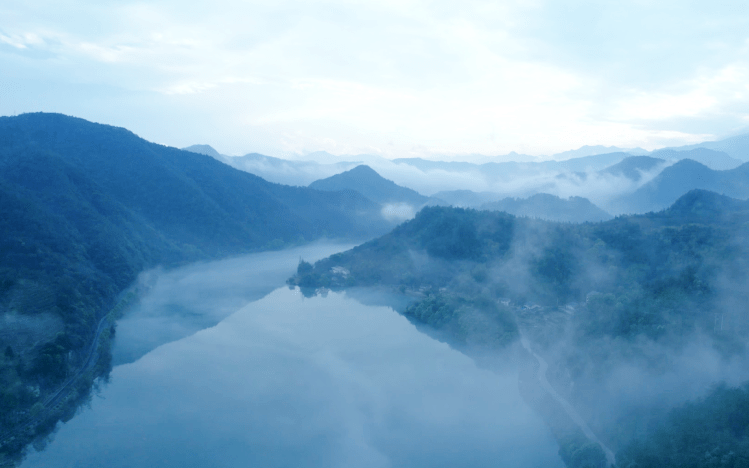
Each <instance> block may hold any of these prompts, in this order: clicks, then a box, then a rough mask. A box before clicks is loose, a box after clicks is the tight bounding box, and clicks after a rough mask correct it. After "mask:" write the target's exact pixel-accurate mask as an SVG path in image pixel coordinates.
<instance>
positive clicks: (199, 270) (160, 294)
mask: <svg viewBox="0 0 749 468" xmlns="http://www.w3.org/2000/svg"><path fill="white" fill-rule="evenodd" d="M351 247H353V244H337V243H332V242H316V243H313V244H310V245H306V246H303V247H297V248H292V249H286V250H281V251H275V252H261V253H256V254H251V255H243V256H240V257H235V258H229V259H225V260H218V261H214V262H200V263H195V264H191V265H189V266H186V267H182V268H177V269H174V270H169V271H165V270H164V269H161V268H157V269H153V270H149V271H145V272H143V273H141V275H140V276H139V278H138V281H137V284H136V285H134V287H135V288H137V289H138V290H140V291H141V292H145V294H144V295H142V296H141V297H140V298H139V299H138V301H137V302H136V303H135V304H133V305H132V306H131V307H130V308H129V309H128V310H127V312H126V313H125V315H124V317H123V318H122V319H120V320H119V321H118V322H117V334H116V338H115V344H114V348H113V350H112V354H113V363H114V364H115V365H118V364H124V363H128V362H133V361H135V360H137V359H138V358H140V357H141V356H143V355H144V354H146V353H147V352H149V351H151V350H152V349H154V348H156V347H157V346H159V345H161V344H164V343H168V342H170V341H175V340H178V339H180V338H184V337H186V336H189V335H192V334H193V333H195V332H197V331H198V330H202V329H204V328H208V327H212V326H214V325H216V324H217V323H219V322H220V321H221V320H222V319H224V318H225V317H228V316H229V315H231V314H232V313H234V312H236V311H237V310H239V309H240V308H242V307H243V306H245V305H246V304H247V303H249V302H252V301H256V300H258V299H261V298H262V297H264V296H265V295H266V294H269V293H270V292H272V291H273V290H274V289H276V288H277V287H279V285H282V284H283V283H284V281H285V280H286V278H288V277H289V276H290V275H291V274H292V273H293V272H294V270H295V269H296V266H297V264H298V263H299V259H300V258H303V259H305V260H307V261H313V262H314V261H316V260H319V259H321V258H324V257H327V256H328V255H331V254H334V253H336V252H340V251H342V250H348V249H349V248H351Z"/></svg>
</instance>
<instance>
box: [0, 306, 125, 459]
mask: <svg viewBox="0 0 749 468" xmlns="http://www.w3.org/2000/svg"><path fill="white" fill-rule="evenodd" d="M108 326H111V323H110V316H109V314H108V313H107V314H104V316H103V317H102V318H101V319H100V320H99V324H98V325H97V327H96V334H95V335H94V338H93V340H91V345H90V346H89V349H88V356H87V357H86V360H85V361H84V363H83V365H82V366H81V367H80V368H79V369H78V371H77V372H76V373H75V374H73V375H72V376H71V377H70V378H68V380H66V381H65V382H63V384H62V385H60V387H59V388H58V389H57V390H56V391H55V392H54V393H52V394H51V395H49V396H47V398H45V399H44V401H42V405H43V406H44V409H42V410H40V411H39V412H38V413H37V414H35V415H34V416H31V417H30V418H29V419H28V420H26V421H25V422H23V423H22V424H20V425H19V426H16V427H15V428H13V429H12V430H10V431H6V432H5V433H3V434H0V447H1V446H3V445H5V443H6V441H7V440H8V439H10V438H11V437H13V436H14V435H15V434H18V433H20V432H22V431H24V430H26V429H27V428H28V427H30V426H32V425H34V424H37V423H38V422H40V421H42V420H44V419H45V417H46V416H47V412H48V411H49V409H50V408H54V407H55V406H56V405H57V404H58V403H60V402H61V401H62V400H63V399H65V398H66V397H67V396H68V394H69V392H68V391H66V390H69V389H70V387H71V385H72V384H73V383H75V382H76V381H77V380H78V379H79V378H80V377H81V376H82V375H83V374H84V373H86V372H88V371H89V370H91V369H92V368H93V367H94V365H96V362H97V361H98V360H99V352H98V351H99V338H100V337H101V334H102V332H103V331H104V330H106V329H107V327H108Z"/></svg>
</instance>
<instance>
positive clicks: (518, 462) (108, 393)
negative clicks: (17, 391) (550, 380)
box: [23, 287, 563, 468]
mask: <svg viewBox="0 0 749 468" xmlns="http://www.w3.org/2000/svg"><path fill="white" fill-rule="evenodd" d="M120 338H121V336H120ZM102 397H103V398H95V399H94V401H93V402H92V405H91V408H90V409H87V410H84V411H83V412H82V413H81V414H80V415H78V416H77V417H76V418H74V419H73V420H71V421H70V422H68V423H67V424H65V425H63V426H62V427H61V428H60V430H59V431H58V433H57V434H56V435H55V440H54V441H53V442H52V443H50V444H49V446H48V447H47V449H46V450H45V451H43V452H40V453H33V454H31V455H30V456H29V457H28V459H27V460H26V462H25V463H24V465H23V466H24V467H28V468H31V467H50V466H54V467H78V468H85V467H102V466H107V467H152V466H163V467H247V466H263V467H400V466H404V467H411V466H425V467H427V466H428V467H442V466H444V467H448V466H450V467H453V466H464V467H468V466H503V467H515V466H517V467H534V466H545V467H547V466H551V467H553V466H559V467H561V466H563V465H562V463H561V461H560V460H559V458H558V456H557V454H556V452H557V447H556V444H555V443H554V441H553V439H552V438H551V437H550V435H549V434H548V431H547V430H546V428H545V426H544V425H543V423H542V422H541V421H540V420H539V418H537V417H536V416H535V415H534V414H533V413H531V411H530V410H529V409H528V408H527V407H526V406H525V404H524V403H523V401H522V400H521V398H520V396H519V394H518V391H517V380H516V375H515V373H514V372H513V371H507V372H506V373H504V374H501V375H500V374H497V373H494V372H490V371H487V370H482V369H479V368H477V367H476V366H475V365H474V363H473V362H472V361H471V360H470V359H469V358H467V357H465V356H464V355H462V354H460V353H458V352H456V351H454V350H452V349H451V348H449V347H448V346H447V345H445V344H443V343H440V342H438V341H435V340H433V339H431V338H429V337H427V336H426V335H424V334H422V333H419V332H418V331H417V330H416V329H415V328H414V327H413V325H411V324H410V323H409V322H408V321H407V320H406V319H405V318H403V317H402V316H400V315H398V314H397V313H396V312H394V311H393V310H392V309H390V308H388V307H377V306H367V305H363V304H361V303H360V302H358V301H356V300H354V299H352V298H351V297H348V296H346V295H345V294H337V293H330V294H328V295H327V297H326V298H321V297H315V298H311V299H305V298H304V297H303V296H302V295H301V294H300V293H299V292H298V291H296V290H294V291H292V290H289V289H288V288H285V287H284V288H279V289H277V290H275V291H273V292H272V293H271V294H269V295H267V296H266V297H264V298H263V299H261V300H258V301H256V302H253V303H251V304H249V305H247V306H245V307H244V308H242V309H241V310H239V311H238V312H236V313H234V314H232V315H231V316H229V317H227V318H225V319H224V320H223V321H222V322H220V323H219V324H218V325H216V326H215V327H213V328H209V329H206V330H202V331H199V332H197V333H195V334H194V335H192V336H189V337H187V338H184V339H181V340H179V341H174V342H171V343H168V344H165V345H163V346H160V347H158V348H156V349H154V350H153V351H151V352H150V353H148V354H146V355H144V356H143V357H141V358H140V359H139V360H137V361H135V362H133V363H130V364H125V365H121V366H118V367H116V368H115V369H114V371H113V372H112V376H111V383H110V384H109V385H108V386H107V387H106V388H105V389H104V390H103V393H102Z"/></svg>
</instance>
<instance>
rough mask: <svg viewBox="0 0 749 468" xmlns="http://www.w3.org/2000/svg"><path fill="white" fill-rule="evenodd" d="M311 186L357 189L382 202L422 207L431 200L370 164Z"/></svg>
mask: <svg viewBox="0 0 749 468" xmlns="http://www.w3.org/2000/svg"><path fill="white" fill-rule="evenodd" d="M309 188H312V189H315V190H324V191H332V192H335V191H339V190H356V191H357V192H359V193H361V194H362V195H364V196H365V197H367V198H368V199H370V200H373V201H376V202H377V203H380V204H383V205H384V204H388V203H408V204H410V205H414V206H417V207H421V206H423V205H425V204H426V203H428V202H429V201H430V199H429V197H425V196H424V195H421V194H420V193H418V192H416V191H414V190H411V189H409V188H406V187H401V186H399V185H397V184H396V183H395V182H393V181H391V180H387V179H385V178H384V177H382V176H380V174H378V173H377V172H376V171H374V170H373V169H372V168H370V167H369V166H365V165H361V166H357V167H355V168H353V169H351V170H349V171H346V172H342V173H340V174H336V175H334V176H331V177H328V178H327V179H321V180H316V181H314V182H312V183H311V184H309Z"/></svg>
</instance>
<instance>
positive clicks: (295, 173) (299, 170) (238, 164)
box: [183, 145, 361, 187]
mask: <svg viewBox="0 0 749 468" xmlns="http://www.w3.org/2000/svg"><path fill="white" fill-rule="evenodd" d="M183 149H184V150H185V151H191V152H193V153H199V154H205V155H207V156H211V157H212V158H215V159H217V160H219V161H221V162H223V163H224V164H228V165H230V166H232V167H234V168H235V169H239V170H240V171H245V172H249V173H250V174H255V175H256V176H258V177H262V178H263V179H265V180H267V181H270V182H275V183H277V184H284V185H296V186H299V187H306V186H307V185H309V184H310V183H311V182H314V181H315V180H318V179H321V178H325V177H330V176H332V175H335V174H339V173H341V172H343V171H347V170H349V169H351V168H353V167H356V166H357V165H358V164H360V163H361V162H360V161H344V162H335V163H330V164H326V163H322V162H317V161H311V160H309V161H293V160H288V159H280V158H274V157H273V156H265V155H263V154H259V153H249V154H246V155H244V156H226V155H223V154H220V153H219V152H218V151H216V150H215V149H213V148H212V147H211V146H209V145H192V146H188V147H187V148H183Z"/></svg>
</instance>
